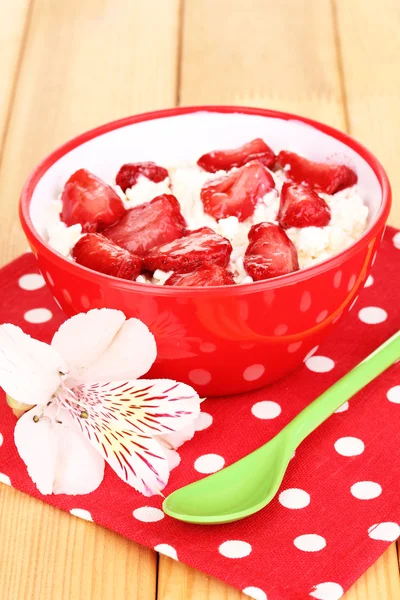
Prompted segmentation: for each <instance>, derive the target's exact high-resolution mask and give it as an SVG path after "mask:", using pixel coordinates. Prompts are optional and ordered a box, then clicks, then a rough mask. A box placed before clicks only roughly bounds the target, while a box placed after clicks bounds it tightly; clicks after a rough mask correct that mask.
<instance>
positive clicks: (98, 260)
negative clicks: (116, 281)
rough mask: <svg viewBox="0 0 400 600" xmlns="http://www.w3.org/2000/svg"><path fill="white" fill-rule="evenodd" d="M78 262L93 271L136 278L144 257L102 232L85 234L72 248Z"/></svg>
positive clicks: (124, 277)
mask: <svg viewBox="0 0 400 600" xmlns="http://www.w3.org/2000/svg"><path fill="white" fill-rule="evenodd" d="M72 256H73V258H74V259H75V260H76V262H77V263H78V264H80V265H83V266H84V267H87V268H88V269H92V270H93V271H99V273H105V274H106V275H112V276H113V277H119V278H120V279H136V277H137V276H138V275H139V273H140V270H141V267H142V259H141V258H140V257H139V256H135V255H134V254H131V253H130V252H128V250H124V249H123V248H120V247H119V246H117V245H116V244H114V243H113V242H110V240H108V239H107V238H105V237H104V236H103V235H101V234H100V233H88V234H86V235H84V236H83V237H82V238H81V239H80V240H79V241H78V242H76V244H75V246H74V247H73V249H72Z"/></svg>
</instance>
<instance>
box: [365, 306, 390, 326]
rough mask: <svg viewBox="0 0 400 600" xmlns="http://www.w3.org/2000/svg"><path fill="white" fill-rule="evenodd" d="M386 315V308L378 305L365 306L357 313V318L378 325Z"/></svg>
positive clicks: (368, 323)
mask: <svg viewBox="0 0 400 600" xmlns="http://www.w3.org/2000/svg"><path fill="white" fill-rule="evenodd" d="M387 317H388V315H387V312H386V310H383V308H379V306H366V307H365V308H362V309H361V310H360V312H359V313H358V318H359V319H360V321H362V322H363V323H366V324H367V325H378V324H379V323H383V322H384V321H386V319H387Z"/></svg>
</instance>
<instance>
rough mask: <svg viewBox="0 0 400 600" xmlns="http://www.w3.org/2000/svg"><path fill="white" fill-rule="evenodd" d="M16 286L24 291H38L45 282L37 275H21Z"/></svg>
mask: <svg viewBox="0 0 400 600" xmlns="http://www.w3.org/2000/svg"><path fill="white" fill-rule="evenodd" d="M18 285H19V287H20V288H21V289H23V290H26V291H33V290H39V289H40V288H42V287H43V286H45V285H46V282H45V280H44V279H43V277H42V276H41V275H39V274H38V273H28V274H27V275H22V277H20V278H19V280H18Z"/></svg>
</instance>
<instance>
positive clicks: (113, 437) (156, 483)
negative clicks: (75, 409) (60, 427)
mask: <svg viewBox="0 0 400 600" xmlns="http://www.w3.org/2000/svg"><path fill="white" fill-rule="evenodd" d="M76 419H77V422H78V423H79V424H80V426H81V430H82V432H83V433H84V435H85V436H86V437H87V439H88V440H90V442H91V444H92V445H93V447H94V448H96V450H97V451H98V452H100V454H101V455H102V456H103V457H104V458H105V460H106V461H107V462H108V464H109V465H110V466H111V468H112V469H113V470H114V471H115V472H116V474H117V475H118V477H120V478H121V479H122V480H123V481H125V482H126V483H127V484H128V485H130V486H132V487H133V488H135V489H136V490H137V491H138V492H140V493H141V494H143V495H144V496H152V495H154V494H159V493H160V490H162V489H163V488H164V487H165V486H166V484H167V482H168V477H169V467H168V461H167V459H166V456H165V454H164V452H163V450H162V448H161V446H160V444H158V442H157V441H156V440H155V439H153V438H151V437H148V436H146V435H143V434H136V433H134V432H133V431H132V430H130V429H123V428H122V427H119V426H118V424H117V425H114V426H113V428H111V427H109V426H108V425H107V424H106V423H105V422H98V423H96V425H95V426H93V425H92V423H91V422H90V421H89V420H88V419H83V418H79V417H76Z"/></svg>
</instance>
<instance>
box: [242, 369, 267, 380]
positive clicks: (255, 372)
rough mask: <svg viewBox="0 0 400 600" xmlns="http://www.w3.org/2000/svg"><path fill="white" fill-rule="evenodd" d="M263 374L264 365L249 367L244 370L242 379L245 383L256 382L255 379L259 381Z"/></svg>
mask: <svg viewBox="0 0 400 600" xmlns="http://www.w3.org/2000/svg"><path fill="white" fill-rule="evenodd" d="M264 372H265V367H264V365H250V366H249V367H247V368H246V369H245V370H244V372H243V379H245V380H246V381H256V379H260V377H262V376H263V375H264Z"/></svg>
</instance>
